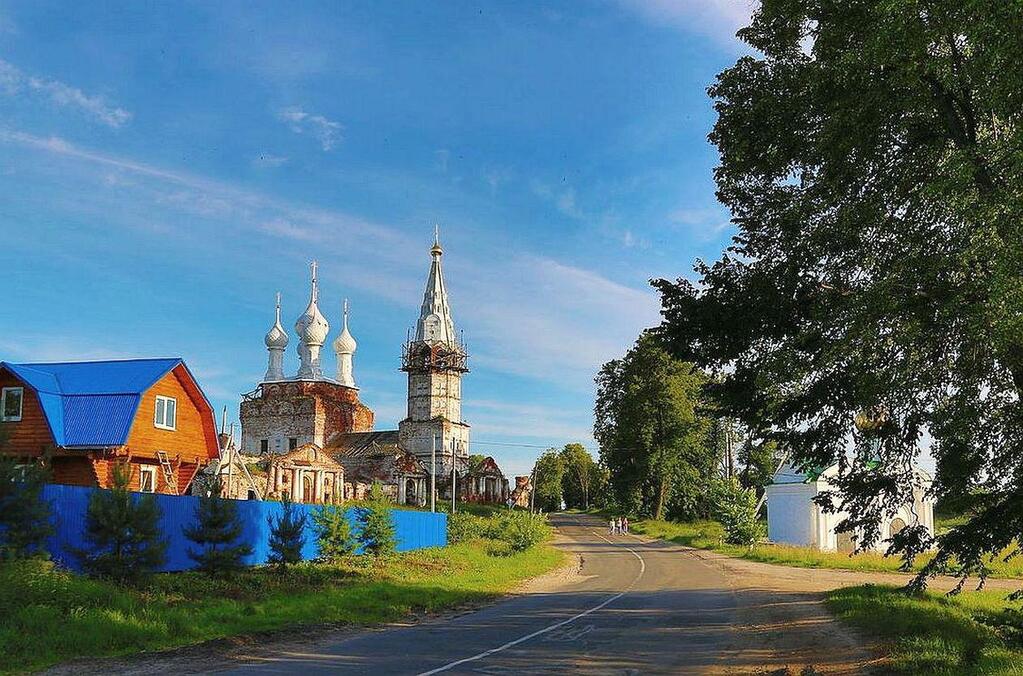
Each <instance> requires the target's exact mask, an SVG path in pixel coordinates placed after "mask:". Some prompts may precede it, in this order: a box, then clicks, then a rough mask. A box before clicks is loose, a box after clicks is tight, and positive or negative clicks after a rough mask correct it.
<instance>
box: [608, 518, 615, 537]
mask: <svg viewBox="0 0 1023 676" xmlns="http://www.w3.org/2000/svg"><path fill="white" fill-rule="evenodd" d="M607 534H608V535H614V534H615V520H614V519H608V520H607Z"/></svg>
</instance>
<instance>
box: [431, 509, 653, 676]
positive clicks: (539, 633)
mask: <svg viewBox="0 0 1023 676" xmlns="http://www.w3.org/2000/svg"><path fill="white" fill-rule="evenodd" d="M577 523H578V522H577ZM593 534H594V535H596V536H597V537H599V538H600V539H601V540H604V541H605V542H608V543H610V544H614V543H613V542H611V540H608V539H607V538H606V537H604V536H603V535H601V534H600V533H598V532H597V531H593ZM625 549H627V550H629V551H630V552H631V553H632V555H633V556H635V557H636V558H637V559H639V575H637V576H636V579H635V580H633V581H632V584H630V585H629V586H628V587H626V588H625V590H624V591H621V592H619V593H617V594H615V595H614V596H612V597H611V598H609V599H607V600H606V601H604V602H603V603H600V604H597V605H595V606H593V607H592V608H590V609H589V610H584V611H583V612H581V613H579V614H578V615H573V616H572V617H570V618H568V619H567V620H562V621H561V622H558V623H556V624H552V625H550V626H549V627H544V628H543V629H538V630H536V631H534V632H533V633H532V634H526V635H525V636H522V637H520V638H517V639H515V640H514V641H508V642H507V643H505V644H504V645H500V646H497V647H496V648H491V649H490V650H485V651H483V652H481V653H477V654H476V655H473V656H472V657H465V658H463V659H460V660H456V661H454V662H450V663H448V664H445V665H444V666H442V667H437V668H436V669H431V670H430V671H424V672H422V673H420V674H418V676H430V675H431V674H439V673H440V672H442V671H447V670H448V669H453V668H454V667H457V666H459V665H460V664H466V663H467V662H475V661H476V660H482V659H483V658H484V657H489V656H491V655H494V654H496V653H499V652H501V651H502V650H507V649H508V648H512V647H514V646H517V645H519V644H520V643H525V642H526V641H528V640H530V639H532V638H536V637H537V636H543V635H544V634H546V633H548V632H551V631H554V630H555V629H558V628H560V627H564V626H565V625H566V624H570V623H572V622H575V621H576V620H578V619H579V618H582V617H586V616H587V615H589V614H590V613H595V612H597V611H598V610H600V609H601V608H604V607H605V606H607V605H608V604H611V603H614V602H615V601H617V600H618V599H620V598H622V597H623V596H625V595H626V594H627V593H628V592H629V591H630V590H631V589H632V588H633V587H635V586H636V583H637V582H639V578H641V577H643V573H645V572H646V561H644V560H643V557H642V556H640V555H639V554H637V553H636V550H634V549H632V548H631V547H625Z"/></svg>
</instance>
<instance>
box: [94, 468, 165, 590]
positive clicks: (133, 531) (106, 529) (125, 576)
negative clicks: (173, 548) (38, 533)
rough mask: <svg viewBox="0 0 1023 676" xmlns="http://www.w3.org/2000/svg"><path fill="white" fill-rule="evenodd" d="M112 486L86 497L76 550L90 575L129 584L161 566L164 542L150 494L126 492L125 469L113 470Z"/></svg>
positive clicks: (155, 505)
mask: <svg viewBox="0 0 1023 676" xmlns="http://www.w3.org/2000/svg"><path fill="white" fill-rule="evenodd" d="M112 478H113V487H112V488H111V489H110V490H97V491H94V492H93V494H92V495H91V496H89V508H88V510H87V511H86V515H85V540H86V542H87V543H88V544H89V545H91V546H90V547H89V548H87V549H80V550H78V551H77V554H78V557H79V559H80V560H81V563H82V567H83V568H84V569H85V570H86V572H88V573H89V574H90V575H93V576H96V577H106V578H111V579H113V580H117V581H119V582H130V581H134V580H137V579H138V578H139V577H141V576H143V575H146V574H147V573H151V572H152V571H154V570H156V569H157V568H159V567H160V566H161V565H163V562H164V560H165V559H164V555H165V552H166V550H167V541H166V540H164V539H163V538H162V537H161V532H160V506H159V505H158V504H157V503H156V499H155V498H154V497H153V496H152V495H137V496H136V495H132V493H130V492H129V491H128V479H129V470H128V469H127V468H126V467H125V466H123V465H122V464H116V465H114V468H113V477H112Z"/></svg>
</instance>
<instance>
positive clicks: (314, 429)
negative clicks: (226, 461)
mask: <svg viewBox="0 0 1023 676" xmlns="http://www.w3.org/2000/svg"><path fill="white" fill-rule="evenodd" d="M239 417H240V419H241V423H242V449H243V450H244V451H246V452H248V453H259V452H260V451H261V441H262V440H263V439H266V440H268V446H269V448H268V450H269V451H270V452H271V453H287V452H288V450H289V442H288V440H289V439H295V440H296V445H297V446H301V445H303V444H307V443H313V444H316V445H317V446H320V447H322V446H324V445H325V444H326V442H328V441H329V440H330V439H331V438H332V437H333V436H335V435H337V434H339V433H344V432H366V431H369V430H372V429H373V411H371V410H370V409H369V408H368V407H367V406H366V405H365V404H363V403H362V402H360V401H359V391H358V390H356V389H353V388H350V387H343V386H341V385H338V384H336V383H330V382H326V381H294V382H281V383H266V384H263V385H262V386H261V390H260V392H259V394H258V396H255V397H250V398H246V399H245V400H244V401H242V403H241V409H240V416H239Z"/></svg>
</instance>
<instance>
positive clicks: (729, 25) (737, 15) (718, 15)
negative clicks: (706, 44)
mask: <svg viewBox="0 0 1023 676" xmlns="http://www.w3.org/2000/svg"><path fill="white" fill-rule="evenodd" d="M619 4H621V5H622V6H623V7H624V8H625V9H627V10H629V11H631V12H634V13H636V14H637V15H639V16H641V17H642V18H644V19H645V20H647V21H649V22H650V23H653V24H656V25H658V26H667V27H671V28H677V29H681V30H684V31H687V32H697V33H702V34H704V35H706V36H707V37H710V38H712V39H714V40H715V41H717V42H719V43H722V44H725V45H730V46H731V45H736V44H737V41H736V39H735V33H736V31H738V30H739V29H740V28H742V27H743V26H745V25H746V24H748V23H749V19H750V17H751V16H752V15H753V8H754V5H755V4H757V3H755V1H754V0H619Z"/></svg>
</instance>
